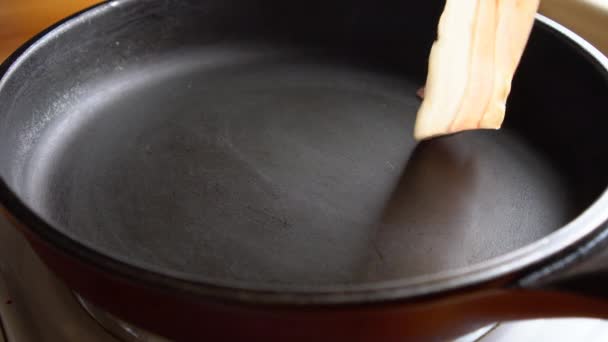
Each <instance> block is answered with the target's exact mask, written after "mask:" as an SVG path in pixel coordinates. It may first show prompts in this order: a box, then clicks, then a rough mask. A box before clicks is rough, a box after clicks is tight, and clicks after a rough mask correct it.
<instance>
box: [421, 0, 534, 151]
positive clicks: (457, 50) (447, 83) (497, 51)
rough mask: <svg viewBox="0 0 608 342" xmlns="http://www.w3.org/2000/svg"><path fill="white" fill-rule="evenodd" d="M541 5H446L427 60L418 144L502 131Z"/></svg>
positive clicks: (484, 1) (462, 0) (514, 0)
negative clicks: (513, 84) (465, 133)
mask: <svg viewBox="0 0 608 342" xmlns="http://www.w3.org/2000/svg"><path fill="white" fill-rule="evenodd" d="M539 3H540V0H447V1H446V5H445V8H444V10H443V13H442V15H441V19H440V21H439V29H438V37H437V41H436V42H435V43H434V44H433V48H432V49H431V54H430V57H429V72H428V75H427V82H426V86H425V90H424V100H423V102H422V105H421V107H420V109H419V111H418V114H417V118H416V126H415V131H414V137H415V138H416V139H417V140H423V139H428V138H432V137H436V136H440V135H445V134H451V133H456V132H460V131H465V130H472V129H498V128H500V126H501V125H502V122H503V120H504V116H505V109H506V102H507V98H508V96H509V93H510V91H511V82H512V80H513V75H514V73H515V71H516V69H517V66H518V64H519V61H520V60H521V56H522V54H523V51H524V49H525V47H526V44H527V42H528V37H529V35H530V31H531V30H532V25H533V24H534V16H535V14H536V12H537V10H538V6H539Z"/></svg>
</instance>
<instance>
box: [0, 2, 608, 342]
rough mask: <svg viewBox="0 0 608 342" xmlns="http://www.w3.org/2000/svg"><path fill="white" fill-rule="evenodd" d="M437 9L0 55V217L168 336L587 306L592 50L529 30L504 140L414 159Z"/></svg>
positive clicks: (382, 327)
mask: <svg viewBox="0 0 608 342" xmlns="http://www.w3.org/2000/svg"><path fill="white" fill-rule="evenodd" d="M443 4H444V3H443V1H415V2H413V1H409V2H408V1H397V0H394V1H393V0H383V1H379V2H371V1H361V0H349V1H341V0H336V1H330V2H321V1H310V0H309V1H297V2H292V1H278V0H252V1H238V0H204V1H195V0H192V1H184V0H180V1H177V0H173V1H172V0H162V1H161V0H139V1H138V0H119V1H113V2H109V3H105V4H103V5H100V6H97V7H95V8H93V9H90V10H88V11H85V12H83V13H81V14H79V15H76V16H74V17H72V18H70V19H68V20H66V21H65V22H63V23H61V24H59V25H57V26H55V27H54V28H52V29H50V30H48V31H47V32H45V33H43V34H41V35H40V36H39V37H37V38H36V39H34V40H33V41H32V42H31V43H30V44H28V45H26V46H24V47H23V48H22V49H20V50H19V51H18V52H17V53H15V55H13V57H12V58H10V59H9V60H8V61H7V62H6V63H5V64H4V65H3V69H2V78H1V81H0V175H1V183H0V200H1V202H2V205H3V207H4V208H5V212H6V214H7V215H8V216H9V217H10V218H12V219H13V221H14V222H15V223H17V225H18V226H19V227H20V228H21V229H22V231H23V232H24V233H25V234H26V236H28V238H29V239H30V241H31V242H32V244H33V246H34V248H35V249H36V250H37V251H38V253H39V254H40V255H41V256H42V258H43V259H44V260H45V261H46V262H47V263H48V264H49V265H50V266H51V268H52V269H54V270H55V271H56V272H57V273H58V274H59V275H60V276H61V277H62V278H63V279H64V280H65V281H66V282H67V283H68V284H69V285H70V286H71V287H72V288H73V289H74V290H75V291H77V292H78V293H80V294H81V295H82V296H84V297H85V298H87V299H89V300H91V301H93V302H94V303H96V304H98V305H100V306H101V307H103V308H105V309H107V310H109V311H111V312H113V313H115V314H117V315H118V316H119V317H122V318H124V319H127V320H128V321H131V322H133V323H136V324H139V325H141V326H143V327H144V328H148V329H150V330H153V331H156V332H159V333H161V334H163V335H165V336H168V337H171V338H174V339H178V340H192V339H200V338H205V337H207V338H220V337H221V338H225V339H229V338H232V339H240V338H248V339H251V338H254V339H255V338H271V339H272V338H276V339H285V338H289V339H291V340H294V339H303V340H309V339H317V340H319V339H321V340H331V339H333V340H335V339H346V338H349V339H350V340H368V339H369V340H379V339H382V338H384V339H393V338H395V339H396V338H406V337H409V338H417V339H420V338H424V337H430V336H437V337H439V336H441V337H445V336H448V335H450V334H452V333H458V332H462V331H466V330H467V329H470V328H473V327H475V326H478V325H481V324H486V323H489V322H492V321H495V320H505V319H513V318H531V317H544V316H568V315H579V314H585V315H588V316H599V317H601V316H602V315H603V314H605V313H606V312H608V306H606V304H605V302H603V301H597V302H595V301H593V300H592V299H591V297H586V296H588V295H598V296H603V295H606V294H607V293H608V292H607V291H606V290H604V288H603V286H605V285H606V284H607V279H606V274H605V268H604V267H603V266H604V265H603V261H604V260H605V258H601V256H600V257H596V258H587V256H590V255H592V254H598V253H601V252H602V251H603V250H604V245H605V240H606V239H605V237H606V235H607V234H608V233H607V231H606V229H605V222H606V220H607V218H608V196H607V195H606V194H605V193H604V191H605V189H606V185H607V184H608V154H607V153H606V148H605V147H606V143H605V138H604V137H603V135H604V133H605V128H606V126H607V125H608V116H607V115H606V114H607V113H606V106H605V99H606V94H607V93H608V62H607V61H606V58H605V57H603V56H602V55H601V54H600V53H599V52H598V51H597V50H595V49H594V48H593V47H591V46H590V45H589V44H587V43H586V42H584V41H583V40H582V39H581V38H579V37H577V36H576V35H574V34H573V33H571V32H569V31H567V30H566V29H564V28H563V27H561V26H559V25H558V24H556V23H554V22H552V21H550V20H549V19H546V18H544V17H542V16H538V20H537V23H536V25H535V27H534V30H533V34H532V37H531V39H530V42H529V44H528V47H527V50H526V53H525V56H524V58H523V61H522V63H521V66H520V68H519V70H518V73H517V75H516V79H515V81H514V84H513V90H512V95H511V97H510V100H509V108H508V113H507V121H506V124H505V127H504V129H502V130H500V131H477V132H467V133H462V134H457V135H453V136H450V137H444V138H438V139H434V140H432V141H428V142H424V143H421V144H417V143H415V142H414V140H413V139H412V126H413V122H414V118H415V113H416V110H417V108H418V106H419V104H420V103H419V100H418V99H417V98H416V95H415V93H416V89H417V88H418V87H420V86H421V85H423V84H424V77H425V75H426V65H427V58H428V52H429V49H430V46H431V44H432V42H433V40H434V38H435V28H436V26H437V21H438V18H439V15H440V13H441V10H442V7H443ZM589 260H591V261H589ZM583 261H585V262H583ZM587 274H592V276H593V277H595V278H593V279H592V280H590V278H588V276H587ZM577 291H578V292H577ZM575 293H579V294H575Z"/></svg>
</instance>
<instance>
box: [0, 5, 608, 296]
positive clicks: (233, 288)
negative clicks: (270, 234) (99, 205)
mask: <svg viewBox="0 0 608 342" xmlns="http://www.w3.org/2000/svg"><path fill="white" fill-rule="evenodd" d="M137 1H138V0H118V1H111V2H106V3H102V4H98V5H95V6H93V7H90V8H88V9H85V10H84V11H81V12H79V13H76V14H75V15H73V16H71V17H68V18H66V19H65V20H63V21H61V22H59V23H57V24H56V25H54V26H52V27H50V28H49V29H47V30H45V31H43V32H42V33H41V34H39V35H38V36H36V37H34V38H33V39H32V40H30V41H29V42H28V43H26V44H24V45H23V46H22V47H21V48H20V49H19V50H17V51H16V52H15V53H14V54H13V55H12V56H11V57H9V58H8V59H7V60H6V61H5V62H4V63H3V64H2V65H1V66H0V92H1V91H2V89H3V87H4V85H5V84H6V82H7V80H8V79H9V78H10V77H11V75H12V74H13V73H14V72H15V71H16V70H17V69H18V68H19V66H20V64H21V63H23V61H25V60H26V59H27V58H29V57H30V56H32V55H33V54H35V53H36V51H37V50H38V48H39V47H41V46H42V45H44V44H45V42H46V41H48V40H50V39H52V38H53V37H54V36H57V35H59V34H61V33H62V32H64V31H66V30H69V29H70V28H72V27H74V26H76V25H79V24H81V23H83V22H88V21H89V20H91V19H93V18H94V17H95V16H98V15H101V14H105V13H107V12H108V11H114V10H118V9H119V8H120V7H122V6H124V5H125V4H128V3H135V2H137ZM536 24H540V25H541V26H542V27H543V28H544V29H546V30H549V31H552V33H554V34H556V35H559V36H560V37H561V38H562V39H563V40H564V41H565V42H566V43H569V44H570V45H572V48H575V49H577V50H578V51H579V52H580V53H581V54H584V55H586V57H587V58H589V59H590V62H592V63H595V64H596V65H597V66H599V68H598V69H599V70H601V72H603V74H604V76H605V78H606V80H607V81H608V58H607V57H606V56H604V55H603V54H602V53H601V52H600V51H599V50H597V49H596V48H595V47H593V46H592V45H591V44H590V43H589V42H587V41H586V40H585V39H583V38H582V37H580V36H579V35H577V34H576V33H574V32H573V31H571V30H569V29H567V28H566V27H564V26H562V25H561V24H558V23H557V22H555V21H553V20H551V19H549V18H547V17H545V16H543V15H541V14H537V15H536ZM1 207H4V208H5V209H6V211H7V212H8V213H9V215H11V216H12V217H14V218H15V219H16V220H17V221H18V222H20V223H21V224H23V226H25V227H26V228H27V230H28V231H29V232H31V233H33V234H34V235H35V236H36V237H38V238H39V239H41V240H42V241H44V242H45V243H48V244H50V245H51V246H53V247H55V248H57V249H59V250H60V251H61V252H63V253H65V254H67V255H68V256H69V257H72V258H76V259H78V260H80V261H82V262H84V263H86V264H88V265H91V266H93V267H94V268H96V269H99V270H102V271H104V272H107V273H109V274H112V275H116V276H119V277H122V278H126V279H129V280H133V281H135V282H137V283H140V284H145V285H148V286H153V287H157V288H158V287H160V288H164V289H168V290H173V291H176V290H177V291H179V292H185V293H189V294H194V295H197V296H202V297H206V298H208V299H210V300H219V301H236V302H240V303H250V304H287V305H318V304H323V305H330V304H331V305H336V304H361V303H371V302H378V301H389V300H401V299H412V298H418V297H422V296H428V295H433V294H437V293H440V292H447V291H454V290H459V289H464V288H467V287H471V286H479V285H483V284H487V283H489V282H492V281H497V280H499V279H503V278H506V276H509V275H513V274H517V273H523V272H525V270H526V269H528V268H530V267H531V266H532V265H538V264H542V263H543V261H546V260H548V259H551V258H554V257H559V256H560V255H562V254H565V253H567V250H568V249H569V248H571V247H574V246H576V245H577V244H579V243H580V242H582V241H584V240H586V239H588V238H589V237H591V236H593V235H596V234H598V233H600V232H602V231H604V230H606V229H608V228H606V227H604V224H605V223H606V221H608V212H607V211H606V210H603V209H604V208H606V207H608V191H607V190H605V191H604V192H603V193H602V194H601V195H600V197H599V198H598V199H596V200H595V201H594V202H593V203H592V204H591V205H590V206H589V207H588V208H587V209H585V210H584V211H583V212H582V213H581V214H580V215H579V216H577V217H575V218H574V219H573V220H571V221H570V222H569V223H568V224H566V225H564V226H562V227H561V228H559V229H557V230H556V231H554V232H553V233H551V234H549V235H547V236H545V237H544V238H542V239H540V240H538V241H536V242H533V243H530V244H528V245H526V246H524V247H521V248H519V249H516V250H514V251H511V252H509V253H506V254H504V255H501V256H498V257H495V258H492V259H489V260H486V261H483V262H480V263H476V264H473V265H470V266H466V267H462V268H457V269H453V270H448V271H443V272H439V273H435V274H428V275H421V276H416V277H411V278H405V279H399V280H391V281H384V282H375V283H365V284H358V285H351V286H324V287H318V286H315V287H302V288H295V287H292V286H289V287H288V286H278V285H270V286H268V285H266V286H264V287H262V286H251V285H247V284H234V283H232V282H231V283H230V284H228V283H227V282H220V281H213V282H210V281H209V279H203V278H204V277H196V276H193V275H188V274H185V273H181V272H170V271H167V270H164V269H163V270H161V269H160V268H158V269H152V268H150V267H149V265H146V266H144V265H143V264H140V265H137V264H135V263H133V262H127V261H126V260H124V259H122V258H120V257H118V256H110V255H108V254H104V253H102V252H100V251H98V250H96V249H95V248H93V247H91V246H88V245H87V244H85V243H82V242H79V241H77V240H75V239H73V238H71V237H69V236H68V235H66V234H64V233H62V232H60V230H58V229H56V228H54V227H53V226H52V225H51V224H50V223H48V222H47V221H45V220H44V219H43V218H42V217H40V216H39V215H38V214H36V213H35V212H34V211H33V210H32V209H30V208H29V207H28V206H27V204H26V203H24V202H23V201H22V200H21V199H20V198H19V197H18V196H17V195H16V194H15V193H14V192H13V191H12V190H11V189H10V188H9V186H8V184H7V183H6V181H5V180H4V179H3V178H2V177H0V208H1Z"/></svg>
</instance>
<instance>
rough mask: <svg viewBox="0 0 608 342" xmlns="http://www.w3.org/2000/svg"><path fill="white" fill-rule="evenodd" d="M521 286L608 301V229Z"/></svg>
mask: <svg viewBox="0 0 608 342" xmlns="http://www.w3.org/2000/svg"><path fill="white" fill-rule="evenodd" d="M518 285H519V287H521V288H524V289H530V290H541V291H552V292H553V291H558V292H562V293H569V294H575V295H579V296H583V297H592V298H598V299H605V300H608V225H605V226H604V229H603V230H602V232H601V233H599V234H598V235H596V236H595V237H593V238H592V239H590V240H588V241H586V242H584V243H582V244H580V245H579V246H578V247H577V248H575V249H573V250H571V251H569V252H568V253H567V254H565V255H561V256H560V257H558V258H556V259H554V260H552V261H550V262H549V263H547V264H545V265H544V266H543V267H541V268H538V269H536V270H534V271H533V272H532V273H529V274H528V275H526V276H525V277H523V278H522V279H520V280H519V281H518Z"/></svg>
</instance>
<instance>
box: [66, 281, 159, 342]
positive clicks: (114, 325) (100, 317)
mask: <svg viewBox="0 0 608 342" xmlns="http://www.w3.org/2000/svg"><path fill="white" fill-rule="evenodd" d="M74 295H75V297H76V299H77V300H78V302H79V303H80V305H82V307H83V308H84V309H85V311H86V312H87V313H88V314H89V315H91V317H93V319H94V320H95V321H97V323H99V324H100V325H101V326H102V327H103V328H104V329H106V330H107V331H108V332H109V333H110V334H112V335H114V337H116V338H117V339H119V340H120V341H124V342H171V341H170V340H168V339H166V338H164V337H160V336H158V335H155V334H153V333H151V332H149V331H146V330H144V329H142V328H139V327H136V326H134V325H132V324H130V323H127V322H125V321H123V320H121V319H119V318H116V317H115V316H113V315H112V314H110V313H108V312H106V311H104V310H102V309H100V308H99V307H97V306H95V305H94V304H92V303H91V302H89V301H87V300H86V299H84V298H82V296H80V295H79V294H77V293H74Z"/></svg>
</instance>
